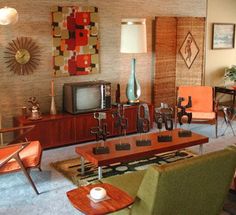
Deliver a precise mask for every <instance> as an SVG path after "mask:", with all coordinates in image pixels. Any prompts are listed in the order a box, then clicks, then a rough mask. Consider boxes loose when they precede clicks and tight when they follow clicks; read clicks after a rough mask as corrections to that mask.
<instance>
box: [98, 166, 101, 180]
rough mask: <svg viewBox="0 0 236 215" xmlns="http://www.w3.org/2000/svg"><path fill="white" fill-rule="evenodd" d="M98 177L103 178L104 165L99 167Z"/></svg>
mask: <svg viewBox="0 0 236 215" xmlns="http://www.w3.org/2000/svg"><path fill="white" fill-rule="evenodd" d="M98 179H99V180H100V179H102V167H101V166H99V167H98Z"/></svg>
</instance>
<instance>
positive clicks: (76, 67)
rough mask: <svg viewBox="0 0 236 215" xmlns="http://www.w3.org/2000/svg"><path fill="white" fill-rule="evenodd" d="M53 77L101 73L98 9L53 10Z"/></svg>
mask: <svg viewBox="0 0 236 215" xmlns="http://www.w3.org/2000/svg"><path fill="white" fill-rule="evenodd" d="M52 36H53V75H54V76H56V77H61V76H72V75H88V74H92V73H98V72H99V34H98V9H97V8H96V7H91V6H78V7H74V6H71V7H68V6H63V7H60V6H57V7H55V8H53V9H52Z"/></svg>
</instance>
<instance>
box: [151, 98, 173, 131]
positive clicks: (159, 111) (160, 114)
mask: <svg viewBox="0 0 236 215" xmlns="http://www.w3.org/2000/svg"><path fill="white" fill-rule="evenodd" d="M172 116H173V109H172V108H171V107H168V104H165V103H161V106H160V107H158V108H155V122H156V124H157V128H158V129H159V130H160V131H161V130H162V127H163V126H162V124H163V123H164V125H165V129H166V130H168V131H171V130H173V127H174V126H173V120H172Z"/></svg>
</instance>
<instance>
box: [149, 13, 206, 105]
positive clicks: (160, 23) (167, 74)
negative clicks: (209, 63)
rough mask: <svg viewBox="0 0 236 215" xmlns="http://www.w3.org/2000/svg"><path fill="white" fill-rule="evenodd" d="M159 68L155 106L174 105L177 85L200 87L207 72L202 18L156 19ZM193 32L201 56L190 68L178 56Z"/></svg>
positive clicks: (156, 80)
mask: <svg viewBox="0 0 236 215" xmlns="http://www.w3.org/2000/svg"><path fill="white" fill-rule="evenodd" d="M155 27H156V30H155V32H156V36H155V39H156V41H155V52H156V69H155V77H154V104H155V106H160V103H161V102H164V103H167V104H168V105H170V106H172V107H173V106H174V105H175V103H176V86H180V85H201V84H202V82H203V73H204V53H205V51H204V35H205V18H203V17H156V22H155ZM188 32H191V34H192V35H193V37H194V39H195V41H196V44H197V46H198V48H199V53H198V55H197V57H196V59H195V61H194V62H193V64H192V66H191V68H190V69H189V68H188V67H187V66H186V64H185V62H184V60H183V58H182V57H181V55H180V53H179V49H180V47H181V45H182V44H183V42H184V40H185V37H186V35H187V34H188Z"/></svg>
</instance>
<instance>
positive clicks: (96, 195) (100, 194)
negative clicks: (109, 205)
mask: <svg viewBox="0 0 236 215" xmlns="http://www.w3.org/2000/svg"><path fill="white" fill-rule="evenodd" d="M90 196H91V197H92V198H93V199H96V200H101V199H104V198H105V197H106V196H107V192H106V190H105V189H104V188H102V187H94V188H93V189H91V190H90Z"/></svg>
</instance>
